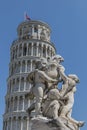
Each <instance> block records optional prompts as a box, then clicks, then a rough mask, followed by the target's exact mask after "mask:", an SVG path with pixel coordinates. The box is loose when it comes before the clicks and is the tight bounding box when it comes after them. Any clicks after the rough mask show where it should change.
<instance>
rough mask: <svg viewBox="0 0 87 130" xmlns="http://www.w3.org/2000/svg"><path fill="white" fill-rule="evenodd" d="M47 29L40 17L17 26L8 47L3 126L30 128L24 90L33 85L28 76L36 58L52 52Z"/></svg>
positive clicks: (14, 129)
mask: <svg viewBox="0 0 87 130" xmlns="http://www.w3.org/2000/svg"><path fill="white" fill-rule="evenodd" d="M50 33H51V30H50V27H49V26H48V25H47V24H46V23H44V22H41V21H34V20H30V21H24V22H22V23H21V24H20V25H19V26H18V28H17V34H18V38H17V40H14V41H13V42H12V45H11V48H10V63H9V76H8V79H7V93H6V96H5V113H4V115H3V130H30V123H29V117H28V114H27V112H26V109H27V108H28V107H29V106H30V104H31V102H32V101H31V100H30V99H29V98H28V97H26V94H27V93H28V92H29V91H30V89H31V87H32V85H31V84H30V83H29V82H28V81H27V76H28V74H29V72H31V71H32V70H34V69H35V68H36V62H37V61H38V60H40V59H42V58H48V57H52V56H54V55H55V52H56V50H55V46H54V44H53V43H52V42H51V41H50Z"/></svg>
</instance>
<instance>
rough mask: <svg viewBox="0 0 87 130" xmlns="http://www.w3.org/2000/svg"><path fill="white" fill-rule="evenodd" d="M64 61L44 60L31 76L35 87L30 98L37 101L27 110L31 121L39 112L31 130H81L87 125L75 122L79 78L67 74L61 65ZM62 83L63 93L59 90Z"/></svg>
mask: <svg viewBox="0 0 87 130" xmlns="http://www.w3.org/2000/svg"><path fill="white" fill-rule="evenodd" d="M63 60H64V59H63V57H62V56H60V55H55V56H53V57H52V58H50V59H48V60H46V59H41V61H38V62H37V63H36V64H37V68H36V69H35V70H34V71H32V72H30V73H29V75H28V81H29V82H30V83H31V84H32V85H33V86H32V88H31V92H30V93H28V94H27V95H28V96H29V98H31V97H32V99H33V101H34V103H32V104H31V106H30V107H29V108H28V109H27V112H28V114H29V117H31V112H32V111H33V110H35V115H34V116H35V118H33V119H32V128H31V130H44V129H45V130H79V128H80V127H82V126H83V125H84V122H83V121H77V120H75V119H74V118H72V109H73V105H74V94H75V92H76V85H77V83H79V78H78V76H77V75H75V74H69V75H66V74H65V68H64V67H63V66H62V65H61V62H62V61H63ZM60 82H61V84H62V85H61V89H59V88H58V84H59V83H60ZM32 95H33V96H32Z"/></svg>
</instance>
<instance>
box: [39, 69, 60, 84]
mask: <svg viewBox="0 0 87 130" xmlns="http://www.w3.org/2000/svg"><path fill="white" fill-rule="evenodd" d="M38 74H39V77H41V78H42V79H43V80H45V81H47V82H50V83H52V82H57V80H56V79H52V78H51V77H49V76H48V75H47V74H46V73H45V72H44V71H38Z"/></svg>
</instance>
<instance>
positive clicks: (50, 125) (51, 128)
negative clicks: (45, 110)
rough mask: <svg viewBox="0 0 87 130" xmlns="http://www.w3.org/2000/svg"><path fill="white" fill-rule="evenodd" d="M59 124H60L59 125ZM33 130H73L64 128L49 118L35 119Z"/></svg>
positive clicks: (33, 120)
mask: <svg viewBox="0 0 87 130" xmlns="http://www.w3.org/2000/svg"><path fill="white" fill-rule="evenodd" d="M57 123H58V124H57ZM31 130H71V129H68V128H67V127H66V128H65V125H64V126H63V125H62V124H60V123H59V122H57V121H56V120H51V119H47V118H43V117H42V118H33V119H32V126H31Z"/></svg>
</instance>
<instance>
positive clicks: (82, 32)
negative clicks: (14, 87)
mask: <svg viewBox="0 0 87 130" xmlns="http://www.w3.org/2000/svg"><path fill="white" fill-rule="evenodd" d="M25 11H26V12H27V13H28V15H29V16H30V17H31V19H32V20H42V21H44V22H47V23H48V24H49V25H50V27H51V29H52V34H51V41H52V42H53V43H54V44H55V46H56V49H57V53H58V54H60V55H62V56H63V57H64V59H65V61H64V63H63V65H64V67H65V69H66V70H65V73H66V74H70V73H75V74H77V75H78V77H79V78H80V84H79V85H78V86H77V92H76V94H75V104H74V107H73V115H72V116H73V117H74V118H75V119H77V120H84V121H85V122H87V101H86V100H87V85H86V84H87V76H86V75H87V68H86V67H87V58H86V56H87V0H0V130H2V121H3V119H2V114H3V113H4V109H5V100H4V96H5V95H6V87H7V85H6V79H7V77H8V65H9V62H10V46H11V44H12V41H13V40H15V39H16V38H17V32H16V29H17V26H18V25H19V24H20V23H21V22H22V21H24V12H25ZM86 127H87V125H86V124H85V126H84V127H83V128H81V130H86V129H87V128H86Z"/></svg>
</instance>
